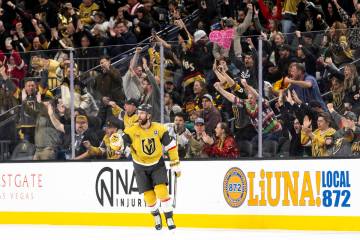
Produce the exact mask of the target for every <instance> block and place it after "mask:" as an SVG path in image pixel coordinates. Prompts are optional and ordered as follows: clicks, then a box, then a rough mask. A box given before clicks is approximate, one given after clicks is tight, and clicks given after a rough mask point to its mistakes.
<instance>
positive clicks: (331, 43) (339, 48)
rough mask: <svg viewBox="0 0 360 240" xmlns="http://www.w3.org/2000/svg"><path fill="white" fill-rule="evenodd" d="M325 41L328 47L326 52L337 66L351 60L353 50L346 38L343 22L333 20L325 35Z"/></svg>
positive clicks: (345, 28)
mask: <svg viewBox="0 0 360 240" xmlns="http://www.w3.org/2000/svg"><path fill="white" fill-rule="evenodd" d="M325 42H326V46H327V47H328V48H327V53H328V55H330V56H331V58H332V59H333V61H334V63H335V64H336V65H337V66H339V65H342V64H345V63H349V62H351V61H352V60H353V52H352V50H351V49H350V45H349V43H348V38H347V27H346V25H345V24H344V23H342V22H334V24H333V25H332V26H331V27H330V30H329V31H328V33H327V35H326V36H325Z"/></svg>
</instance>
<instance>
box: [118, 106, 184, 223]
mask: <svg viewBox="0 0 360 240" xmlns="http://www.w3.org/2000/svg"><path fill="white" fill-rule="evenodd" d="M151 108H152V107H151V105H150V104H142V105H140V106H139V107H138V116H139V119H138V124H136V125H134V126H132V127H130V128H126V129H125V131H124V136H123V140H124V146H125V147H127V151H129V150H131V156H132V160H133V164H134V171H135V176H136V182H137V185H138V188H139V193H140V194H141V193H144V200H145V202H146V205H147V206H148V207H149V208H150V211H151V214H152V215H153V216H154V219H155V228H156V229H157V230H160V229H161V228H162V221H161V215H160V211H159V206H158V201H157V199H159V200H160V202H161V208H162V211H163V212H164V215H165V218H166V224H167V226H168V228H169V229H170V230H171V229H174V228H175V227H176V226H175V223H174V220H173V210H172V205H171V204H172V202H171V201H170V197H169V192H168V188H167V184H168V178H167V174H166V173H167V171H166V167H165V162H164V159H163V158H162V154H163V147H164V149H165V151H167V152H168V155H169V158H170V167H171V169H172V170H173V171H174V172H175V174H176V176H178V177H179V176H180V173H181V172H180V161H179V155H178V151H177V147H176V142H175V141H174V140H172V139H171V138H170V136H169V133H168V131H167V128H166V127H165V126H164V125H163V124H160V123H157V122H152V120H151V111H152V109H151Z"/></svg>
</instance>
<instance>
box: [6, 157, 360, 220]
mask: <svg viewBox="0 0 360 240" xmlns="http://www.w3.org/2000/svg"><path fill="white" fill-rule="evenodd" d="M181 168H182V176H181V177H180V178H179V179H178V181H177V201H176V210H175V212H176V213H184V214H226V215H304V216H360V187H359V184H360V167H359V164H358V161H357V159H353V160H301V161H300V160H299V161H298V160H289V161H285V160H278V161H270V160H267V161H227V160H221V161H188V162H187V161H182V163H181ZM169 176H170V192H171V193H173V183H174V176H172V174H171V172H170V171H169ZM0 211H2V212H5V211H6V212H90V213H91V212H94V213H99V212H100V213H101V212H104V213H105V212H114V213H145V212H147V209H146V206H145V203H144V201H143V198H142V196H141V195H139V193H138V189H137V184H136V180H135V176H134V174H133V167H132V163H131V162H78V163H76V162H72V163H70V162H63V163H21V164H13V163H10V164H1V165H0Z"/></svg>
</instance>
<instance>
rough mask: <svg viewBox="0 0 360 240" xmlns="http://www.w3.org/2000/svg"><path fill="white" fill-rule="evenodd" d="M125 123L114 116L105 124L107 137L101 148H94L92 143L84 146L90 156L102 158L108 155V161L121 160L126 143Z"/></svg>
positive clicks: (85, 143) (86, 143)
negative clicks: (123, 132)
mask: <svg viewBox="0 0 360 240" xmlns="http://www.w3.org/2000/svg"><path fill="white" fill-rule="evenodd" d="M123 129H124V122H123V121H121V120H120V119H117V118H116V117H114V116H111V117H109V118H108V120H107V121H106V124H105V136H104V138H103V140H102V142H101V143H100V146H99V147H94V146H92V145H91V144H90V142H88V141H85V142H84V143H83V144H84V146H85V147H86V148H87V149H88V154H89V156H102V155H104V154H105V153H106V158H107V159H119V158H121V157H122V156H123V150H124V143H123V139H122V135H121V133H122V130H123Z"/></svg>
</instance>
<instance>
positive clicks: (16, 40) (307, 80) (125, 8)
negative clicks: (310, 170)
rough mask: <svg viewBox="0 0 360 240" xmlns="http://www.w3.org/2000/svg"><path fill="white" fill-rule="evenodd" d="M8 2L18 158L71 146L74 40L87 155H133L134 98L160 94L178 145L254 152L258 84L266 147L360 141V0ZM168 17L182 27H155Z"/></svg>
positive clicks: (211, 154)
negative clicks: (128, 146)
mask: <svg viewBox="0 0 360 240" xmlns="http://www.w3.org/2000/svg"><path fill="white" fill-rule="evenodd" d="M0 3H1V8H0V43H1V45H0V49H1V51H0V78H1V79H0V86H1V88H0V111H1V112H5V111H7V110H8V109H11V108H12V107H14V106H17V105H20V106H21V107H20V114H19V115H20V117H19V119H18V122H17V129H16V131H17V134H18V139H19V141H18V143H19V144H18V145H17V146H16V147H15V149H14V150H13V153H12V154H13V156H12V159H24V158H31V159H34V160H52V159H71V147H72V145H71V114H70V89H69V81H70V80H69V79H70V74H71V69H70V65H71V63H70V60H69V52H70V51H73V52H74V56H75V59H76V61H75V62H74V64H73V65H74V67H73V70H74V71H73V72H74V78H75V93H74V95H75V100H74V104H75V107H76V109H75V116H73V117H74V118H75V146H74V147H75V150H76V151H75V156H76V159H94V158H102V159H103V158H107V159H122V158H124V157H125V156H126V152H125V149H124V148H123V144H122V133H123V130H124V128H127V127H130V126H132V125H134V124H137V115H136V109H137V107H138V106H139V104H142V103H148V104H151V105H152V119H153V121H160V120H161V112H162V111H161V110H162V109H161V101H163V105H164V109H163V110H164V111H163V112H164V122H165V123H166V125H167V126H168V129H169V133H170V136H171V137H173V138H175V139H176V141H177V143H178V149H179V154H180V157H181V158H185V159H186V158H238V157H253V156H255V155H256V154H257V148H258V145H257V143H258V131H259V129H258V128H259V119H258V115H259V106H258V103H259V96H260V95H262V96H263V100H262V107H261V110H262V112H261V114H262V123H261V125H260V126H262V129H260V131H261V132H262V142H263V155H264V156H265V157H289V156H290V157H303V156H311V157H325V156H346V157H347V156H356V155H358V154H359V153H360V118H359V114H360V102H359V99H360V82H359V77H358V70H359V66H360V65H359V62H358V60H359V57H360V26H359V25H360V3H358V2H357V0H353V1H347V0H321V1H320V0H311V1H307V0H267V1H266V0H259V1H251V0H244V1H238V0H170V1H163V0H142V1H141V0H102V1H95V0H82V1H80V0H73V1H61V0H58V1H55V0H30V1H29V0H27V1H21V0H19V1H0ZM194 11H197V12H198V13H199V15H198V17H197V18H196V19H195V18H194V19H190V21H188V22H186V24H185V22H184V21H183V19H184V17H186V16H188V15H189V14H191V13H193V12H194ZM168 26H174V27H176V29H177V30H178V31H177V38H176V39H166V37H165V36H163V35H160V34H157V32H159V31H161V30H163V29H165V28H167V27H168ZM214 36H215V37H214ZM149 37H150V40H149V41H148V42H144V41H143V40H145V39H148V38H149ZM258 39H261V40H262V52H263V55H262V57H260V58H259V57H258V50H259V47H258ZM142 41H143V42H142ZM160 46H163V48H164V59H163V60H164V61H163V62H164V75H163V79H164V89H165V94H164V99H161V94H160V92H161V90H160V79H161V76H160V73H161V71H160V65H161V64H160V62H161V59H160ZM131 49H133V54H131V55H129V58H131V60H130V63H129V64H127V65H126V67H125V68H119V67H118V66H117V65H112V63H114V62H115V61H117V60H119V59H120V56H123V54H128V53H129V50H131ZM130 52H132V51H130ZM259 61H262V66H263V68H262V69H259V67H258V63H259ZM122 69H126V70H125V71H123V70H122ZM259 71H262V76H263V79H262V83H263V84H262V85H263V89H261V92H260V93H261V94H259V84H258V83H259V79H258V75H259Z"/></svg>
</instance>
